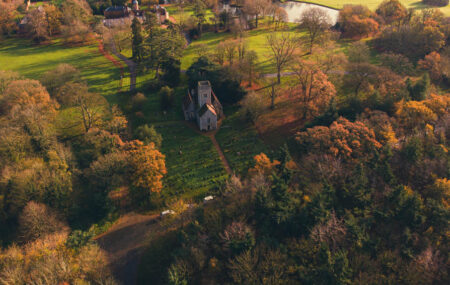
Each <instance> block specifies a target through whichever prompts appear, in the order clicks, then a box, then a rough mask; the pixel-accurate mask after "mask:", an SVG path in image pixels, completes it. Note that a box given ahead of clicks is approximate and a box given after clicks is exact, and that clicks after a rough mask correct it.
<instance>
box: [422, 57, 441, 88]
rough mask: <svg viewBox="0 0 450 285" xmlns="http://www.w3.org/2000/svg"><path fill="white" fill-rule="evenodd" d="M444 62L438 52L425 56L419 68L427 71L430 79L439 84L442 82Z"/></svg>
mask: <svg viewBox="0 0 450 285" xmlns="http://www.w3.org/2000/svg"><path fill="white" fill-rule="evenodd" d="M442 64H443V61H442V59H441V55H440V54H439V53H437V52H435V51H434V52H432V53H430V54H428V55H426V56H425V58H424V59H421V60H419V62H418V66H419V67H420V68H422V69H423V70H426V71H428V72H429V74H430V78H431V79H432V80H433V81H434V82H437V83H439V82H440V81H441V80H442V70H443V66H442Z"/></svg>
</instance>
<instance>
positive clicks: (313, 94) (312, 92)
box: [289, 60, 336, 119]
mask: <svg viewBox="0 0 450 285" xmlns="http://www.w3.org/2000/svg"><path fill="white" fill-rule="evenodd" d="M293 72H294V76H295V80H294V86H293V87H291V88H290V89H289V93H290V95H291V96H294V98H296V99H298V100H299V101H300V102H301V113H302V114H303V119H307V118H312V117H314V116H317V115H320V114H321V113H323V112H324V111H325V109H326V108H327V107H328V106H329V103H330V100H331V98H333V97H334V96H336V89H335V87H334V85H333V83H331V82H329V81H328V77H327V75H326V74H324V73H323V72H322V71H321V70H320V69H319V68H318V66H317V65H316V64H315V63H313V62H310V61H306V60H299V61H297V62H296V63H295V65H294V67H293Z"/></svg>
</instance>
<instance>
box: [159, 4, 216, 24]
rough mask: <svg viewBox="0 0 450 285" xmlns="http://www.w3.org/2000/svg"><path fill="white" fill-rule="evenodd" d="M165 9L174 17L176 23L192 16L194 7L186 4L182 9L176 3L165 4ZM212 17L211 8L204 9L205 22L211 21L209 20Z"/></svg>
mask: <svg viewBox="0 0 450 285" xmlns="http://www.w3.org/2000/svg"><path fill="white" fill-rule="evenodd" d="M166 9H167V12H169V16H170V17H172V18H174V19H175V21H176V22H177V23H180V22H186V21H187V20H188V19H189V17H194V7H193V6H192V5H188V6H186V7H184V8H183V9H180V8H179V7H178V6H177V5H170V6H166ZM212 17H214V13H213V12H212V11H211V9H206V14H205V19H206V23H213V22H212V21H211V18H212Z"/></svg>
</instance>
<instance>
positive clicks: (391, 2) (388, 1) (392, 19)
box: [376, 0, 408, 24]
mask: <svg viewBox="0 0 450 285" xmlns="http://www.w3.org/2000/svg"><path fill="white" fill-rule="evenodd" d="M376 13H377V14H378V15H379V16H380V17H381V18H383V20H384V22H385V23H386V24H392V23H396V22H400V21H401V20H403V19H404V18H405V17H406V16H407V14H408V11H407V10H406V8H405V6H403V5H402V3H400V1H398V0H385V1H383V2H382V3H381V4H380V5H379V6H378V8H377V10H376Z"/></svg>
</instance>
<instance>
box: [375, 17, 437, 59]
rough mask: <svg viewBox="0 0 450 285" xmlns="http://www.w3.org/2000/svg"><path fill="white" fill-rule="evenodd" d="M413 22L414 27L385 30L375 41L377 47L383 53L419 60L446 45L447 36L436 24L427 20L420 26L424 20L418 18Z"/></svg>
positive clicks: (404, 26)
mask: <svg viewBox="0 0 450 285" xmlns="http://www.w3.org/2000/svg"><path fill="white" fill-rule="evenodd" d="M412 21H413V24H412V25H408V24H403V25H401V26H399V27H388V28H386V29H384V30H383V32H382V33H381V35H380V36H379V37H378V38H377V39H375V41H374V43H375V46H376V47H377V48H378V49H380V50H382V51H388V52H393V53H399V54H403V55H405V56H407V57H408V58H411V59H414V60H417V59H418V58H421V57H424V56H425V55H427V54H429V53H431V52H433V51H438V50H439V49H440V48H442V47H443V46H444V45H445V35H444V34H443V33H442V31H441V30H440V29H439V27H438V26H437V25H436V24H435V23H434V24H433V23H432V22H431V23H430V21H429V20H425V23H424V24H420V22H419V21H422V20H421V19H416V18H413V20H412ZM411 46H414V48H413V49H412V48H410V47H411Z"/></svg>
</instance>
